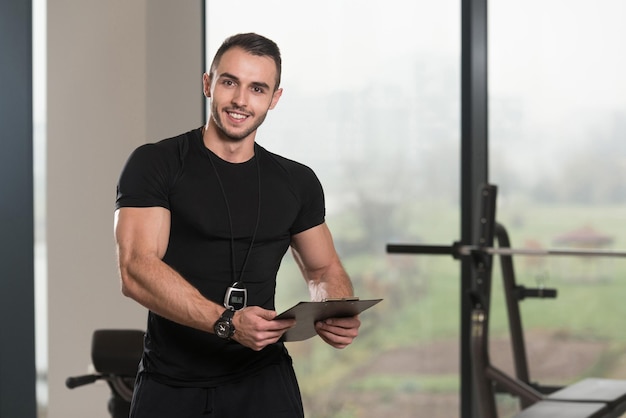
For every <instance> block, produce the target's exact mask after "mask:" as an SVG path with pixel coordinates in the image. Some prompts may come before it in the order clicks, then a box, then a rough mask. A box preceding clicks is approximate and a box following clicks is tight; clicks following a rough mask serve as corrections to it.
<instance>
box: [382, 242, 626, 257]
mask: <svg viewBox="0 0 626 418" xmlns="http://www.w3.org/2000/svg"><path fill="white" fill-rule="evenodd" d="M387 252H388V253H390V254H430V255H451V256H452V257H454V258H460V257H463V256H471V255H485V254H486V255H523V256H539V257H545V256H570V257H572V256H575V257H625V258H626V251H613V250H578V249H547V250H542V249H535V248H508V247H506V248H493V247H481V246H478V245H461V244H460V243H458V242H455V243H454V244H452V245H449V246H446V245H412V244H411V245H408V244H388V245H387Z"/></svg>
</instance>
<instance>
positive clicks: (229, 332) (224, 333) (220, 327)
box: [213, 309, 235, 339]
mask: <svg viewBox="0 0 626 418" xmlns="http://www.w3.org/2000/svg"><path fill="white" fill-rule="evenodd" d="M234 314H235V311H234V310H232V309H226V310H225V311H224V313H222V316H220V317H219V319H218V320H217V321H216V322H215V325H213V331H215V335H217V336H218V337H220V338H224V339H229V338H230V337H232V336H233V334H234V333H235V326H234V325H233V315H234Z"/></svg>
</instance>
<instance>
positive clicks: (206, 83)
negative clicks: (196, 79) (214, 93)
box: [202, 73, 211, 97]
mask: <svg viewBox="0 0 626 418" xmlns="http://www.w3.org/2000/svg"><path fill="white" fill-rule="evenodd" d="M202 90H203V92H204V95H205V96H206V97H211V76H210V75H209V74H208V73H204V74H202Z"/></svg>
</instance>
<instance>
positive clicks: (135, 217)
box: [115, 207, 224, 332]
mask: <svg viewBox="0 0 626 418" xmlns="http://www.w3.org/2000/svg"><path fill="white" fill-rule="evenodd" d="M169 232H170V212H169V211H168V210H167V209H165V208H162V207H149V208H121V209H118V210H117V211H116V212H115V240H116V243H117V257H118V267H119V272H120V278H121V287H122V293H123V294H124V295H125V296H127V297H130V298H132V299H134V300H135V301H137V302H138V303H140V304H141V305H143V306H144V307H146V308H148V309H149V310H151V311H152V312H154V313H156V314H158V315H161V316H163V317H165V318H168V319H170V320H172V321H174V322H177V323H180V324H184V325H187V326H190V327H193V328H197V329H200V330H203V331H208V332H213V324H214V323H215V321H216V320H217V318H219V316H220V315H221V313H222V312H223V311H224V307H223V306H220V305H218V304H216V303H214V302H211V301H209V300H208V299H206V298H205V297H204V296H202V295H201V294H200V292H199V291H198V290H197V289H196V288H195V287H193V286H192V285H191V284H189V282H187V281H186V280H185V279H184V278H183V277H181V276H180V274H178V273H177V272H176V271H175V270H174V269H172V268H171V267H170V266H168V265H167V264H166V263H164V262H163V261H162V259H163V256H164V255H165V251H166V250H167V244H168V240H169Z"/></svg>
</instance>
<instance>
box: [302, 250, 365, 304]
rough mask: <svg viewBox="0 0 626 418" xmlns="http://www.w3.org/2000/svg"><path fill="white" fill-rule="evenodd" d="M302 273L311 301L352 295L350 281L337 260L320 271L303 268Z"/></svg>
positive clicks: (352, 290)
mask: <svg viewBox="0 0 626 418" xmlns="http://www.w3.org/2000/svg"><path fill="white" fill-rule="evenodd" d="M303 275H304V277H305V279H306V281H307V284H308V287H309V294H310V295H311V300H313V301H322V300H324V299H329V298H345V297H349V296H354V289H353V288H352V281H351V280H350V277H349V276H348V273H346V271H345V269H344V268H343V266H342V265H341V263H340V262H339V261H338V260H337V262H336V263H334V264H333V265H332V266H329V267H328V268H326V269H323V270H321V271H306V270H303Z"/></svg>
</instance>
